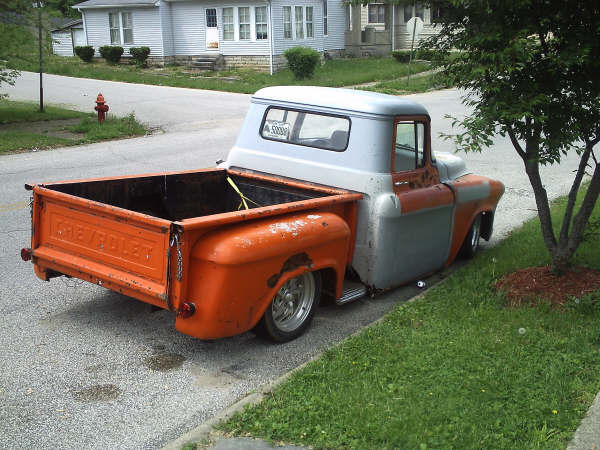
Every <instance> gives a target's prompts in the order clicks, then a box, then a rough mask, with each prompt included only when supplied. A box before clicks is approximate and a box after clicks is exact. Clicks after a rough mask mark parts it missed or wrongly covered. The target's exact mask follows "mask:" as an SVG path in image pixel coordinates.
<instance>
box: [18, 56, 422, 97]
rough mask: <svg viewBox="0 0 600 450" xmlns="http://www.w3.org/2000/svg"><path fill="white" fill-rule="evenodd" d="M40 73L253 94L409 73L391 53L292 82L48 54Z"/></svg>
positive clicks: (281, 75) (280, 76)
mask: <svg viewBox="0 0 600 450" xmlns="http://www.w3.org/2000/svg"><path fill="white" fill-rule="evenodd" d="M36 64H37V62H36V60H35V58H19V59H16V58H15V59H11V60H9V63H8V66H9V67H13V68H16V69H19V70H29V71H33V72H35V71H37V65H36ZM428 69H429V64H426V63H417V64H413V65H412V67H411V72H412V73H417V72H422V71H424V70H428ZM44 71H45V72H46V73H52V74H57V75H67V76H73V77H82V78H95V79H100V80H112V81H125V82H130V83H143V84H153V85H161V86H174V87H185V88H195V89H212V90H220V91H230V92H241V93H249V94H252V93H254V92H256V91H257V90H258V89H260V88H263V87H266V86H280V85H317V86H333V87H341V86H353V85H356V84H361V83H368V82H374V81H388V80H395V79H397V78H398V77H402V76H405V75H406V74H407V73H408V72H407V71H408V66H407V64H401V63H398V62H397V61H396V60H395V59H394V58H392V57H385V58H347V59H334V60H328V61H326V62H325V63H324V64H323V65H322V66H320V67H318V68H317V69H316V71H315V75H314V77H313V78H311V79H308V80H302V81H297V80H295V79H294V77H293V75H292V73H291V72H290V71H289V70H287V69H286V70H282V71H280V72H276V73H275V74H274V75H273V76H271V75H269V74H268V73H265V72H258V71H255V70H251V69H236V70H226V71H221V72H195V73H191V72H190V70H189V69H187V68H185V67H183V66H175V67H166V68H163V69H156V68H148V69H138V68H136V67H135V66H133V65H127V64H121V65H109V64H106V63H104V62H99V61H94V62H92V63H84V62H82V61H81V60H80V59H79V58H77V57H72V58H69V57H61V56H49V57H47V58H46V61H45V62H44Z"/></svg>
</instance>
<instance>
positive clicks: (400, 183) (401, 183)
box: [394, 181, 408, 186]
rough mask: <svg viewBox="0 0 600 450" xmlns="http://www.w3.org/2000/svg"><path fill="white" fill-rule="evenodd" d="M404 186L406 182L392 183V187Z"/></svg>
mask: <svg viewBox="0 0 600 450" xmlns="http://www.w3.org/2000/svg"><path fill="white" fill-rule="evenodd" d="M404 184H408V181H396V182H395V183H394V186H402V185H404Z"/></svg>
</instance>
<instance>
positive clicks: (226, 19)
mask: <svg viewBox="0 0 600 450" xmlns="http://www.w3.org/2000/svg"><path fill="white" fill-rule="evenodd" d="M74 8H76V9H78V10H79V11H81V13H82V17H83V26H84V30H85V36H86V40H87V45H91V46H93V47H95V48H96V49H98V48H99V47H101V46H103V45H120V46H122V47H123V48H124V49H125V55H127V54H128V49H129V48H130V47H139V46H148V47H150V56H151V58H153V59H155V60H158V61H162V62H171V61H175V60H178V61H180V60H192V59H194V58H199V57H205V56H207V55H209V56H210V55H214V56H216V55H219V58H221V59H222V60H223V62H224V65H225V66H243V65H251V66H255V67H260V68H263V69H267V70H269V69H270V70H271V71H274V70H277V69H278V68H280V67H282V66H284V65H285V60H284V58H283V56H282V53H283V52H284V51H285V50H286V49H288V48H290V47H295V46H305V47H311V48H313V49H315V50H317V51H318V52H321V53H323V54H329V55H331V56H333V57H335V56H337V55H339V54H341V53H342V52H343V50H344V45H345V32H346V29H347V28H348V26H347V24H346V16H347V14H346V6H345V5H344V3H343V1H342V0H295V1H289V0H287V1H286V0H271V1H264V0H227V1H225V2H215V1H205V0H87V1H85V2H83V3H79V4H77V5H75V6H74Z"/></svg>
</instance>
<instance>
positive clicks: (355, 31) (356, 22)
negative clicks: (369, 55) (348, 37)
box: [352, 4, 362, 45]
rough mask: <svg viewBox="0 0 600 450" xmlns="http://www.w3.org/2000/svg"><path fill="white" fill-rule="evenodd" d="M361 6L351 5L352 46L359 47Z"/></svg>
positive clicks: (360, 40)
mask: <svg viewBox="0 0 600 450" xmlns="http://www.w3.org/2000/svg"><path fill="white" fill-rule="evenodd" d="M360 10H361V5H360V4H358V5H356V4H354V5H352V45H360V44H361V43H362V34H361V33H362V31H361V29H362V23H361V20H360Z"/></svg>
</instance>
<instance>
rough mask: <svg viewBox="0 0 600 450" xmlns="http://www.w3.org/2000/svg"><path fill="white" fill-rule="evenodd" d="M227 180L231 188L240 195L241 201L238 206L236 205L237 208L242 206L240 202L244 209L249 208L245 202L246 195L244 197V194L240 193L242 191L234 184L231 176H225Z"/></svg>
mask: <svg viewBox="0 0 600 450" xmlns="http://www.w3.org/2000/svg"><path fill="white" fill-rule="evenodd" d="M227 181H228V182H229V184H230V185H231V187H232V188H233V190H234V191H235V192H237V193H238V195H239V196H240V198H241V199H242V202H241V203H240V206H238V209H240V208H241V207H242V204H243V205H244V208H245V209H250V208H248V203H246V197H244V194H242V192H241V191H240V190H239V188H238V187H237V186H236V184H235V183H234V182H233V180H232V179H231V178H229V177H227Z"/></svg>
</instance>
